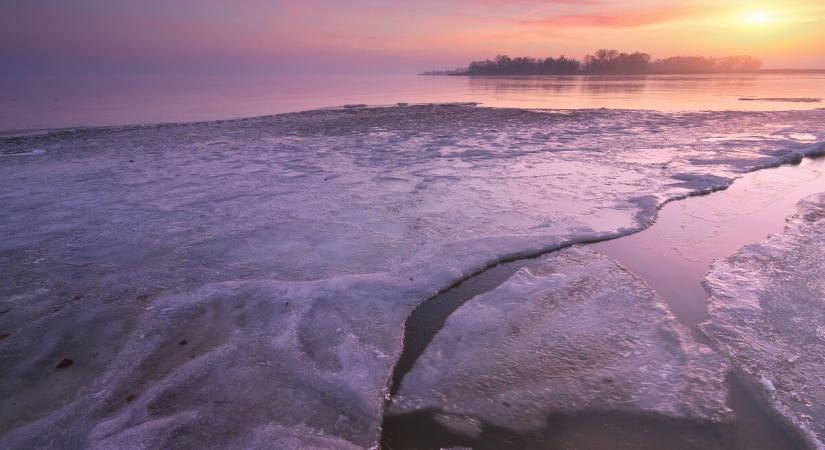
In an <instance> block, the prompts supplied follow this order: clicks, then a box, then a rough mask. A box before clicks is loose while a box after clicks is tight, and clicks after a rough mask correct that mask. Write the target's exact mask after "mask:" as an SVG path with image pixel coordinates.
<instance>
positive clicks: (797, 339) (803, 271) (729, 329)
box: [701, 194, 825, 448]
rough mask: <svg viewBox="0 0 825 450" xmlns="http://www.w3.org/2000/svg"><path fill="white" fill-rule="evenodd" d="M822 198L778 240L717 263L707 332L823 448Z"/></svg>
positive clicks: (805, 204)
mask: <svg viewBox="0 0 825 450" xmlns="http://www.w3.org/2000/svg"><path fill="white" fill-rule="evenodd" d="M823 227H825V194H818V195H814V196H811V197H809V198H807V199H806V200H804V201H802V202H801V203H800V205H799V208H798V212H797V214H796V215H794V216H793V217H791V218H790V219H789V220H788V224H787V227H786V228H785V230H784V232H783V233H781V234H777V235H773V236H771V237H770V238H768V239H767V240H764V241H762V242H761V243H758V244H753V245H749V246H747V247H744V248H743V249H741V250H740V251H739V252H737V253H736V254H734V255H732V256H730V257H728V258H725V259H723V260H719V261H718V262H717V263H716V264H714V266H713V270H712V271H711V273H710V274H709V275H708V276H707V278H706V279H705V281H706V283H707V286H708V288H709V290H710V292H711V294H712V295H711V298H710V304H709V307H708V320H707V322H705V323H704V324H702V326H701V327H702V330H703V331H704V332H705V333H706V334H707V335H708V336H709V337H710V338H711V339H712V340H713V341H714V342H715V343H716V344H717V345H718V346H719V347H720V349H721V351H722V353H724V354H726V355H728V356H730V358H731V359H732V361H733V362H734V363H735V364H736V365H737V366H738V367H739V368H740V370H742V371H743V372H744V373H745V374H746V375H747V376H748V378H749V379H750V380H752V382H753V383H754V385H755V386H756V387H757V388H758V389H759V390H760V391H762V393H763V394H765V395H766V396H767V397H768V398H769V399H770V400H771V402H772V403H773V406H774V407H775V408H776V409H777V410H778V411H779V412H780V413H782V414H783V415H785V416H786V417H787V418H788V419H789V420H791V421H792V422H794V423H796V424H797V425H798V426H801V427H802V428H803V429H806V430H807V431H808V433H809V435H810V438H811V440H812V441H813V442H814V446H815V447H817V448H825V387H823V386H825V378H823V374H825V371H823V366H824V365H825V325H823V324H825V276H823V273H822V271H823V267H825V257H824V256H823V255H825V239H823V229H825V228H823Z"/></svg>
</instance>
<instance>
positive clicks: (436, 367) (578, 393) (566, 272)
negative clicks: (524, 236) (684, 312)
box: [389, 248, 730, 433]
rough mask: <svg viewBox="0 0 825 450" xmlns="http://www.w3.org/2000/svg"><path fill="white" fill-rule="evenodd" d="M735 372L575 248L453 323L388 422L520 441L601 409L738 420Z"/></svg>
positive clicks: (627, 279) (647, 298)
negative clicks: (560, 418) (421, 422)
mask: <svg viewBox="0 0 825 450" xmlns="http://www.w3.org/2000/svg"><path fill="white" fill-rule="evenodd" d="M726 373H727V364H726V362H725V361H724V359H723V358H722V357H721V356H719V355H717V354H715V353H714V352H713V351H711V350H710V349H709V348H707V347H704V346H702V345H699V344H696V343H694V342H693V341H692V340H691V338H690V337H689V333H688V331H687V329H685V328H684V327H682V326H681V325H679V324H678V323H677V322H676V320H675V319H674V318H673V316H672V315H671V314H670V313H669V312H667V310H666V308H665V307H664V306H663V302H662V300H661V299H660V298H658V297H657V296H656V294H655V293H654V292H653V291H652V290H651V289H650V288H649V287H647V286H646V285H645V284H644V282H643V281H641V280H640V279H639V278H636V277H635V276H634V275H632V274H631V273H629V272H627V271H626V270H624V269H622V268H621V267H620V266H618V265H617V264H616V263H615V262H613V261H612V260H610V259H609V258H607V257H605V256H602V255H600V254H598V253H595V252H592V251H588V250H584V249H582V248H571V249H567V250H561V251H559V252H557V253H554V254H553V255H551V256H549V257H547V258H546V259H545V260H544V261H542V262H541V264H536V265H534V266H532V267H531V268H530V269H521V270H520V271H519V272H517V273H516V274H515V275H514V276H513V277H512V278H510V279H509V280H507V281H506V282H505V283H503V284H502V285H500V286H499V287H497V288H496V289H494V290H492V291H490V292H487V293H485V294H482V295H480V296H477V297H475V298H473V299H472V300H470V301H468V302H467V303H465V304H464V305H463V306H462V307H461V308H459V309H458V310H457V311H456V312H455V313H453V315H452V316H450V318H449V319H448V320H447V323H446V324H445V326H444V328H442V330H441V331H439V333H438V334H437V335H436V336H435V338H434V339H433V341H432V342H431V343H430V345H429V346H428V347H427V350H426V351H425V352H424V354H422V355H421V356H420V357H419V359H418V360H417V361H416V363H415V365H414V366H413V369H412V370H411V371H410V372H409V373H408V374H407V376H406V377H405V378H404V379H403V381H402V383H401V387H400V389H399V391H398V394H397V395H396V396H395V397H394V398H393V402H392V406H391V407H390V410H389V412H390V414H393V415H398V414H405V413H413V412H416V411H439V412H441V413H445V414H451V415H456V416H469V417H473V418H478V419H481V420H482V421H483V422H485V423H487V424H492V425H494V426H498V427H504V428H506V429H509V430H513V431H516V432H519V433H525V432H530V431H535V430H537V429H540V428H541V427H542V426H544V424H545V420H546V419H547V417H550V416H553V415H558V414H568V415H573V414H580V413H586V412H594V411H598V412H605V411H622V412H630V413H637V414H656V415H661V416H666V417H673V418H683V419H690V420H705V421H712V422H715V421H719V420H723V419H725V418H727V417H728V416H729V414H730V410H729V409H728V407H727V406H726V395H727V388H726V386H725V383H724V380H725V375H726Z"/></svg>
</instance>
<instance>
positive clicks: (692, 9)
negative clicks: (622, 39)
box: [516, 5, 702, 28]
mask: <svg viewBox="0 0 825 450" xmlns="http://www.w3.org/2000/svg"><path fill="white" fill-rule="evenodd" d="M701 10H702V8H700V7H699V6H692V5H673V6H661V7H655V8H647V9H629V10H623V11H609V12H592V13H582V14H571V15H560V16H555V17H545V18H537V19H524V20H519V21H517V22H516V23H518V24H520V25H535V26H558V27H594V28H633V27H642V26H648V25H656V24H661V23H667V22H673V21H676V20H682V19H685V18H687V17H690V16H693V15H696V14H697V13H699V12H700V11H701Z"/></svg>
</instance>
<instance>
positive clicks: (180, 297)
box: [0, 106, 825, 448]
mask: <svg viewBox="0 0 825 450" xmlns="http://www.w3.org/2000/svg"><path fill="white" fill-rule="evenodd" d="M824 119H825V111H823V110H814V111H797V112H792V111H789V112H770V113H744V112H742V113H736V112H732V113H723V112H713V113H656V112H643V111H608V110H599V111H540V112H531V111H524V110H507V109H486V108H472V107H462V106H416V107H406V108H385V109H351V110H341V111H315V112H309V113H299V114H288V115H281V116H274V117H266V118H257V119H245V120H239V121H225V122H210V123H198V124H183V125H165V126H150V127H125V128H114V129H93V130H77V131H66V132H59V133H55V134H47V135H40V136H32V137H15V138H4V139H2V140H0V180H2V182H0V204H2V213H3V214H2V220H0V236H2V240H0V269H2V270H0V335H2V336H3V338H2V339H0V367H2V368H3V369H2V370H3V376H2V377H0V398H2V405H3V407H2V408H0V447H12V448H14V447H42V446H47V445H59V446H68V447H72V446H76V447H80V446H98V447H119V446H121V445H125V443H127V442H142V443H144V444H145V445H147V446H149V447H164V446H179V447H190V448H196V447H197V448H205V447H226V446H248V447H252V446H256V445H259V443H260V442H274V444H272V445H274V446H276V447H278V446H281V447H290V446H292V447H296V446H298V447H300V446H302V445H303V446H321V447H324V446H327V447H341V448H344V447H347V446H356V447H369V446H372V445H375V444H376V443H377V442H378V440H379V434H380V423H381V416H382V411H383V405H384V398H385V395H386V394H387V393H388V390H389V386H388V383H389V378H390V374H391V372H392V367H393V364H394V363H395V360H396V358H397V357H398V355H399V353H400V350H401V342H402V328H403V323H404V321H405V319H406V317H407V315H408V313H409V311H410V310H411V308H413V307H414V306H415V305H417V304H418V303H420V302H422V301H423V300H425V299H427V298H429V297H431V296H432V295H433V294H435V293H436V292H438V291H439V290H443V289H446V288H447V287H449V286H450V285H451V284H452V283H454V282H456V281H457V280H460V279H462V278H464V277H466V276H468V275H470V274H472V273H475V272H478V271H479V270H482V269H483V268H484V267H486V266H488V265H490V264H493V263H495V262H497V261H499V260H501V259H502V258H508V257H517V256H524V255H532V254H536V253H538V252H541V251H546V250H551V249H554V248H557V247H559V246H561V245H565V244H570V243H573V242H577V241H581V240H587V239H595V238H599V237H605V236H609V235H615V234H618V233H625V232H629V231H631V230H635V229H638V227H640V226H641V225H642V224H644V223H645V222H646V221H648V220H649V219H650V218H651V217H652V216H653V214H654V211H655V208H656V207H657V206H658V205H659V204H660V203H661V202H663V201H665V200H667V199H671V198H676V197H680V196H683V195H686V194H689V193H692V192H696V191H699V190H708V189H714V188H718V187H720V186H723V185H725V184H727V183H728V182H729V180H730V178H732V177H735V176H737V175H739V174H741V173H743V172H744V171H747V170H752V169H755V168H758V167H763V166H767V165H772V164H776V163H778V162H780V161H783V160H788V159H792V158H795V157H798V156H799V155H800V154H802V153H805V152H811V151H816V150H817V146H816V143H817V142H820V141H822V140H824V139H825V133H823V129H822V125H821V124H822V123H823V120H824ZM64 358H66V359H70V360H72V362H73V363H72V364H71V365H70V366H68V367H63V368H59V369H58V368H56V366H57V365H58V363H60V362H61V360H63V359H64ZM279 439H280V441H279ZM50 443H51V444H50Z"/></svg>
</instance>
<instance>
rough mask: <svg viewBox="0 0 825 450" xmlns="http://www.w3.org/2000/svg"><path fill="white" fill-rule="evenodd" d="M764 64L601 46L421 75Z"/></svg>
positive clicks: (700, 69)
mask: <svg viewBox="0 0 825 450" xmlns="http://www.w3.org/2000/svg"><path fill="white" fill-rule="evenodd" d="M761 67H762V61H761V60H759V59H758V58H755V57H753V56H748V55H741V56H727V57H723V58H708V57H704V56H672V57H669V58H663V59H655V60H654V59H653V58H652V57H651V56H650V55H649V54H647V53H642V52H633V53H625V52H620V51H618V50H612V49H601V50H597V51H596V52H594V53H592V54H590V55H587V56H585V57H584V60H583V61H579V60H577V59H573V58H568V57H566V56H559V57H557V58H552V57H549V58H531V57H518V58H510V57H509V56H506V55H498V56H496V57H495V58H494V59H492V60H490V59H485V60H483V61H473V62H471V63H470V65H469V66H467V67H466V68H461V69H455V70H435V71H430V72H424V73H422V74H421V75H643V74H712V73H749V72H756V71H758V70H759V69H760V68H761Z"/></svg>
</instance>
